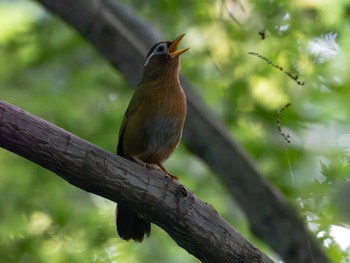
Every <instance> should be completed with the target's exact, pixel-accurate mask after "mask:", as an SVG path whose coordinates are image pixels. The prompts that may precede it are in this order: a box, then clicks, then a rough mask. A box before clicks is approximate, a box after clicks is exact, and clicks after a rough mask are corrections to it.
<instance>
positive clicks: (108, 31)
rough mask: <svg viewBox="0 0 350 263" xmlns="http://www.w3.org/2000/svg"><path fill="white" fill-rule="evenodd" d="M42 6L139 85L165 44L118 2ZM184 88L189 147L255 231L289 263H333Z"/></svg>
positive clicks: (63, 0)
mask: <svg viewBox="0 0 350 263" xmlns="http://www.w3.org/2000/svg"><path fill="white" fill-rule="evenodd" d="M37 1H38V2H40V3H41V4H42V5H43V6H45V7H46V8H47V9H48V10H50V11H51V12H53V13H54V14H56V15H58V16H60V17H61V18H62V19H63V20H64V21H65V22H67V23H68V24H70V25H71V26H72V27H74V28H75V29H76V30H77V31H78V32H79V33H80V34H81V35H82V36H83V37H84V38H86V39H87V40H88V41H89V42H90V43H91V44H92V45H93V46H94V47H95V48H96V49H97V50H98V51H99V52H100V53H101V54H102V55H103V56H104V57H105V58H106V59H107V60H108V61H110V63H111V64H112V65H114V66H115V67H116V68H118V69H119V70H120V71H121V72H122V73H123V74H124V76H125V78H126V79H127V81H129V83H130V84H131V85H134V86H136V84H137V82H138V80H139V77H138V76H139V75H140V72H141V65H142V62H143V58H144V55H145V54H146V52H147V47H150V46H152V45H153V43H155V42H157V41H159V39H160V38H159V34H157V33H155V31H154V30H152V29H151V27H150V26H149V25H148V24H147V23H146V22H145V21H143V20H141V19H140V18H139V17H138V16H137V15H136V14H135V13H134V12H132V10H131V9H129V8H127V7H125V6H123V5H121V4H118V3H117V2H116V1H114V0H99V1H97V0H90V1H86V0H37ZM182 83H183V86H184V88H185V91H186V94H187V98H188V115H187V121H186V125H185V130H184V142H185V143H186V145H187V147H188V148H189V149H190V150H191V151H192V152H193V153H194V154H196V155H198V156H199V157H200V158H202V159H203V160H204V161H205V162H206V163H207V164H208V165H209V167H210V168H211V169H212V170H213V171H214V172H216V174H217V175H218V176H219V178H220V179H221V180H222V181H223V183H224V185H225V186H227V189H228V191H229V192H230V193H231V195H232V196H234V197H235V199H236V200H237V201H238V203H239V204H240V206H241V208H242V209H243V210H244V211H245V213H246V215H247V218H248V220H249V223H250V226H251V229H252V230H253V232H254V233H255V234H256V235H257V236H258V237H260V238H261V239H262V240H264V241H265V242H267V243H268V244H269V245H270V246H271V247H272V248H273V249H274V250H275V251H276V252H277V253H279V254H280V256H281V257H282V258H283V259H284V260H285V262H298V263H301V262H320V263H322V262H329V260H328V259H327V257H326V256H325V254H324V252H323V251H322V249H321V247H320V245H319V244H318V243H317V241H316V240H315V239H314V237H313V236H312V235H311V234H310V233H309V231H308V229H307V227H306V226H305V224H304V222H303V220H302V219H301V218H300V216H299V215H298V214H297V213H296V211H295V210H294V209H293V208H292V207H291V205H290V204H289V203H288V201H287V200H286V199H285V197H284V196H283V195H282V194H281V193H280V192H279V191H278V190H277V189H276V188H274V187H273V186H272V185H271V184H270V183H269V182H268V181H267V180H266V179H265V178H264V177H263V176H262V175H261V174H260V173H259V172H258V170H257V169H256V167H255V165H254V164H253V163H252V161H251V160H250V159H249V158H248V157H247V155H246V154H245V152H244V151H243V150H242V149H241V148H240V147H239V146H238V144H237V143H236V142H235V141H234V140H233V138H232V137H231V136H230V134H229V133H228V131H227V130H226V129H225V127H224V126H223V124H222V123H221V122H220V121H219V120H218V119H217V118H216V117H215V116H214V115H213V114H212V113H211V112H210V110H209V109H208V108H207V107H206V106H205V104H204V103H203V101H202V99H201V98H200V97H199V96H198V95H197V94H196V93H195V92H194V89H193V88H192V87H191V85H190V83H189V82H188V81H187V80H186V79H185V78H184V77H182ZM208 138H210V140H208ZM286 237H287V238H286Z"/></svg>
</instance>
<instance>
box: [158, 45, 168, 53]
mask: <svg viewBox="0 0 350 263" xmlns="http://www.w3.org/2000/svg"><path fill="white" fill-rule="evenodd" d="M166 50H167V48H166V45H165V43H162V44H160V45H159V46H158V47H157V48H156V50H155V54H163V53H165V52H166Z"/></svg>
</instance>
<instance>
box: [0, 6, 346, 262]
mask: <svg viewBox="0 0 350 263" xmlns="http://www.w3.org/2000/svg"><path fill="white" fill-rule="evenodd" d="M124 2H125V3H126V4H129V5H131V6H132V7H134V8H135V9H136V11H137V12H138V13H139V14H140V15H141V16H143V17H145V18H146V19H147V20H148V21H150V22H151V23H152V24H153V25H154V26H156V27H157V28H158V29H159V30H160V31H161V32H164V35H165V37H166V38H167V39H173V38H174V37H176V36H178V35H179V34H180V33H183V32H186V33H187V36H186V38H185V39H184V42H185V43H184V44H183V45H184V46H191V49H190V51H189V52H187V53H186V54H185V55H184V56H183V58H182V71H183V72H184V74H185V75H186V76H187V77H188V78H189V79H190V80H191V81H192V82H193V83H194V84H195V85H196V87H197V91H198V92H199V93H200V94H201V95H202V96H203V98H204V99H205V101H206V102H207V103H208V105H209V106H210V107H211V108H212V109H213V110H214V111H215V113H216V114H217V115H218V116H219V117H220V118H221V119H222V120H223V121H224V122H225V124H226V126H227V128H228V129H229V130H230V131H231V132H232V134H233V135H234V136H235V137H236V138H237V140H238V141H239V142H240V143H241V144H242V145H243V146H244V147H245V149H246V150H247V152H248V153H249V154H250V155H251V156H252V157H253V159H254V160H255V161H256V162H257V164H258V166H259V168H260V169H261V171H262V172H263V174H264V175H266V176H267V177H268V178H269V179H270V180H271V181H272V182H273V183H274V184H275V185H276V186H277V187H278V188H279V189H280V190H281V191H282V192H283V193H284V194H285V195H286V196H287V197H288V198H289V200H290V201H291V202H292V203H293V204H294V205H295V207H296V208H297V209H298V210H299V211H300V212H301V213H302V215H303V216H304V217H305V219H306V220H307V221H308V222H309V227H310V229H312V231H314V233H315V235H316V236H317V237H318V238H319V239H320V240H321V241H322V242H323V244H324V245H325V247H326V248H327V252H328V254H329V255H330V257H331V258H332V259H333V260H334V261H335V262H342V261H343V262H347V260H348V257H349V253H350V252H349V249H348V250H345V249H342V248H340V246H339V245H338V243H337V242H336V240H335V239H334V235H332V226H333V225H341V226H345V227H347V226H348V225H349V224H350V212H349V207H348V205H347V200H349V198H350V197H349V192H350V190H349V189H350V186H349V154H348V153H349V146H350V143H349V138H350V137H349V135H348V133H349V130H350V129H349V128H350V127H349V121H348V120H349V118H350V107H348V98H349V97H350V90H349V89H348V87H349V86H350V85H349V84H350V79H349V74H348V72H347V69H348V68H349V61H350V26H349V23H348V21H347V20H346V15H347V13H346V12H348V10H349V4H348V3H347V1H345V0H342V1H283V0H280V1H250V2H249V3H248V2H247V1H244V0H242V1H235V0H217V1H152V2H151V3H150V2H147V1H140V0H128V1H127V0H125V1H124ZM329 10H332V12H330V11H329ZM0 24H1V30H0V99H2V100H5V101H8V102H10V103H13V104H15V105H18V106H20V107H22V108H24V109H26V110H28V111H29V112H31V113H33V114H36V115H38V116H40V117H42V118H44V119H46V120H48V121H50V122H52V123H54V124H56V125H58V126H60V127H62V128H64V129H66V130H68V131H70V132H72V133H74V134H76V135H78V136H80V137H83V138H84V139H86V140H88V141H90V142H92V143H94V144H97V145H99V146H101V147H103V148H105V149H107V150H109V151H112V152H113V151H115V148H116V140H117V132H118V128H119V125H120V122H121V118H122V116H123V113H124V110H125V108H126V106H127V103H128V101H129V98H130V96H131V94H132V89H131V88H130V87H128V86H127V84H126V83H125V82H124V80H123V78H122V76H121V75H119V73H118V72H115V71H114V70H113V69H112V68H111V67H110V66H109V65H108V64H107V63H106V62H105V61H104V60H103V59H101V58H100V56H99V55H98V54H97V53H96V51H95V50H93V49H92V48H91V47H90V46H89V45H88V44H86V43H85V41H84V40H83V39H82V38H81V37H79V36H78V35H77V34H76V32H75V31H73V30H72V29H70V28H68V27H67V26H66V25H65V24H64V23H62V22H61V21H59V20H58V19H57V18H54V17H52V16H51V15H49V14H48V13H46V11H45V10H43V9H42V8H41V7H40V6H38V5H36V4H35V3H33V2H29V1H24V0H21V1H20V0H17V1H14V0H12V1H2V2H0ZM259 32H264V34H265V39H262V38H261V35H259ZM335 34H336V35H335ZM248 52H256V53H258V54H260V55H261V56H264V57H266V58H267V59H269V60H270V61H271V62H272V63H273V64H275V65H278V66H279V67H282V68H283V71H288V72H290V73H292V74H293V76H295V75H298V80H300V81H303V82H305V85H298V84H297V82H296V81H294V80H293V79H291V78H290V77H288V76H287V75H286V74H284V73H283V71H280V70H279V69H277V68H275V67H273V66H272V65H271V64H268V63H267V62H266V61H264V60H263V59H261V58H259V57H257V56H254V55H249V54H248ZM140 66H141V65H140ZM287 102H291V104H292V105H291V106H290V107H288V108H287V109H285V110H284V111H283V112H282V114H281V128H282V130H283V132H285V133H288V134H290V135H291V143H290V144H288V143H286V142H285V141H284V140H283V138H282V136H281V135H280V133H279V131H278V130H277V128H276V119H277V117H276V116H277V111H278V110H279V109H281V108H282V107H283V105H285V104H286V103H287ZM208 139H210V138H208ZM0 167H1V170H0V181H1V184H0V202H1V204H2V206H1V219H0V261H1V262H91V261H95V262H174V263H175V262H198V260H196V259H194V258H193V257H192V256H190V255H188V254H187V252H186V251H184V250H182V249H181V248H179V247H178V246H177V245H176V243H175V242H174V241H173V240H172V239H171V238H170V237H169V236H168V235H167V234H166V233H165V232H164V231H162V230H161V229H159V228H157V227H156V226H153V229H152V236H151V238H149V239H147V240H146V242H144V243H142V244H133V243H127V242H122V241H120V240H119V239H118V238H117V237H116V233H115V226H114V219H113V215H114V204H113V203H111V202H109V201H106V200H103V199H101V198H98V197H95V196H92V195H90V194H87V193H85V192H82V191H81V190H79V189H77V188H74V187H72V186H70V185H69V184H67V183H66V182H64V181H63V180H61V179H60V178H58V177H57V176H54V175H51V174H50V172H48V171H46V170H44V169H43V168H41V167H38V166H36V165H34V164H32V163H30V162H29V161H26V160H23V159H22V158H20V157H18V156H15V155H13V154H11V153H9V152H6V151H4V150H1V151H0ZM167 167H168V169H169V170H170V171H172V172H173V173H174V174H177V175H178V176H179V177H180V178H181V182H182V183H184V184H185V185H187V186H188V187H189V188H191V189H192V190H193V191H194V192H195V193H196V194H197V195H198V196H199V197H200V198H202V199H204V200H205V201H207V202H208V203H211V204H212V205H213V206H214V207H215V208H216V209H217V210H218V211H219V213H220V214H222V215H223V216H224V217H225V218H226V219H227V220H228V221H229V222H230V223H231V224H232V225H234V226H235V228H237V229H238V230H239V231H240V232H242V233H243V234H244V235H245V236H247V237H248V238H249V239H251V240H253V241H254V242H255V243H257V244H258V246H259V247H264V244H262V243H261V241H259V240H256V239H255V237H254V236H253V235H252V234H251V233H250V232H249V227H248V225H247V222H246V220H245V218H244V217H243V215H242V214H241V212H240V211H239V208H238V207H237V206H236V204H235V203H233V201H232V199H231V198H230V197H229V196H228V194H227V193H226V190H225V188H224V186H222V185H221V184H220V182H218V181H217V179H216V178H215V176H214V175H213V174H211V172H210V171H208V170H207V168H206V166H205V165H204V164H203V163H201V162H200V161H199V160H197V159H196V158H195V157H193V156H191V155H190V154H189V153H188V152H187V151H186V149H185V148H184V147H180V148H179V149H178V150H177V151H176V153H175V154H174V156H172V157H171V158H170V160H169V161H168V162H167ZM252 187H254V186H252ZM257 203H258V200H257ZM265 249H266V250H267V252H268V253H269V250H268V248H266V247H265Z"/></svg>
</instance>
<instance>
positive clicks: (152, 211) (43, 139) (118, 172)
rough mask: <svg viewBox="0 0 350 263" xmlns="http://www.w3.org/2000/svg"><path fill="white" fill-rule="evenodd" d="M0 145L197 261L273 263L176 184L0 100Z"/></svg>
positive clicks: (190, 193)
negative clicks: (157, 231) (131, 217)
mask: <svg viewBox="0 0 350 263" xmlns="http://www.w3.org/2000/svg"><path fill="white" fill-rule="evenodd" d="M0 146H1V147H3V148H5V149H7V150H9V151H12V152H14V153H16V154H18V155H20V156H23V157H25V158H27V159H29V160H31V161H33V162H35V163H37V164H39V165H41V166H43V167H44V168H47V169H49V170H51V171H53V172H55V173H56V174H58V175H59V176H60V177H62V178H63V179H65V180H66V181H68V182H69V183H71V184H72V185H74V186H76V187H79V188H81V189H83V190H85V191H88V192H91V193H94V194H97V195H99V196H102V197H105V198H108V199H110V200H112V201H115V202H120V201H121V202H123V203H126V204H128V206H130V207H132V208H134V209H135V210H137V211H138V212H139V214H140V215H141V216H142V217H144V218H145V219H147V220H149V221H151V222H153V223H155V224H157V225H158V226H160V227H161V228H163V229H164V230H165V231H167V232H168V233H169V235H170V236H171V237H172V238H173V239H174V240H175V241H176V242H177V243H178V244H179V245H180V246H181V247H183V248H184V249H186V250H187V251H188V252H189V253H191V254H193V255H194V256H196V257H197V258H199V259H200V260H202V261H203V262H273V261H272V260H271V259H270V258H268V257H267V256H266V255H265V254H264V253H262V252H261V251H259V250H258V249H257V248H256V247H255V246H254V245H253V244H252V243H250V242H249V241H248V240H246V239H245V238H244V237H243V236H242V235H240V234H239V233H238V232H237V231H236V230H234V229H233V228H232V227H231V226H230V225H229V224H228V223H227V222H226V221H225V220H224V219H223V218H222V217H220V216H219V215H218V213H217V212H216V211H215V210H214V209H213V207H212V206H210V205H208V204H206V203H204V202H203V201H201V200H200V199H198V198H197V197H196V196H195V195H194V194H193V193H192V192H191V191H190V190H188V189H187V188H186V187H184V186H183V185H181V184H180V183H179V182H177V181H175V180H171V179H169V178H168V177H167V176H165V175H164V174H162V173H160V172H157V171H149V170H148V169H146V168H143V167H141V166H139V165H137V164H135V163H132V162H130V161H128V160H126V159H124V158H122V157H120V156H117V155H115V154H112V153H110V152H107V151H104V150H102V149H100V148H99V147H97V146H95V145H93V144H91V143H88V142H86V141H84V140H83V139H81V138H79V137H77V136H75V135H73V134H71V133H68V132H66V131H64V130H63V129H60V128H58V127H56V126H54V125H53V124H50V123H48V122H46V121H44V120H42V119H40V118H38V117H35V116H33V115H31V114H29V113H28V112H25V111H24V110H22V109H20V108H18V107H16V106H13V105H10V104H8V103H6V102H3V101H0Z"/></svg>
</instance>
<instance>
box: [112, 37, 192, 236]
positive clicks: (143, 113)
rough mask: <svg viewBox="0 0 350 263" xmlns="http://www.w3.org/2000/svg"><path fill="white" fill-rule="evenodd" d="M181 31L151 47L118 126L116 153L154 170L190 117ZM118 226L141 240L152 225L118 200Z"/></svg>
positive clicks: (165, 156) (159, 167)
mask: <svg viewBox="0 0 350 263" xmlns="http://www.w3.org/2000/svg"><path fill="white" fill-rule="evenodd" d="M184 36H185V34H182V35H181V36H179V37H178V38H177V39H176V40H174V41H162V42H159V43H157V44H155V45H154V46H153V47H152V48H151V49H150V51H149V52H148V54H147V56H146V59H145V62H144V65H143V73H142V77H141V81H140V83H139V84H138V86H137V88H136V91H135V93H134V95H133V97H132V98H131V101H130V103H129V106H128V108H127V110H126V112H125V115H124V119H123V122H122V125H121V127H120V130H119V140H118V148H117V154H118V155H120V156H123V157H125V158H127V159H129V160H132V161H134V162H136V163H138V164H141V165H143V166H146V167H148V168H151V169H160V170H162V171H163V172H164V173H165V174H167V175H169V176H170V177H171V178H173V179H176V180H177V179H178V178H177V177H176V176H173V175H171V174H170V173H169V172H168V170H167V169H166V168H165V167H164V166H163V163H164V162H165V161H166V160H167V159H168V158H169V156H170V155H171V154H172V152H173V151H174V149H175V148H176V147H177V145H178V144H179V141H180V139H181V135H182V129H183V126H184V122H185V117H186V97H185V94H184V91H183V89H182V87H181V84H180V80H179V72H180V55H181V54H182V53H184V52H186V51H187V50H188V49H189V48H184V49H181V50H177V47H178V46H179V44H180V42H181V40H182V38H183V37H184ZM116 225H117V231H118V234H119V236H120V237H121V238H122V239H125V240H130V239H133V240H135V241H138V242H142V240H143V237H144V235H145V234H146V235H147V236H149V235H150V233H151V224H150V223H149V222H147V221H145V220H144V219H143V218H141V217H139V216H138V214H137V212H136V211H133V210H131V209H129V208H128V207H127V206H126V205H125V204H123V203H119V204H118V206H117V211H116Z"/></svg>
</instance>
